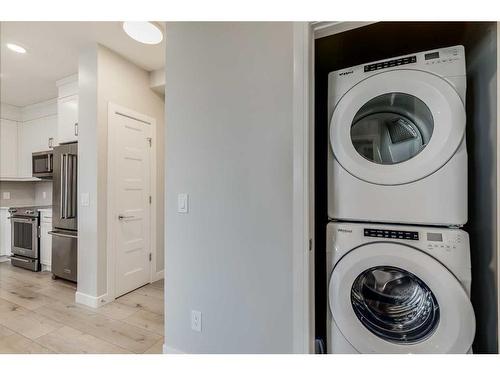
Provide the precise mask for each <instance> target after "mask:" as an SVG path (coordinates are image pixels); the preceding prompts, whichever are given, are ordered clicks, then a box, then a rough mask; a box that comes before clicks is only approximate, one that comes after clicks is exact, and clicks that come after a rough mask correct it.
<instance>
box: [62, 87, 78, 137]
mask: <svg viewBox="0 0 500 375" xmlns="http://www.w3.org/2000/svg"><path fill="white" fill-rule="evenodd" d="M57 116H58V120H57V135H58V140H59V143H66V142H74V141H77V140H78V95H71V96H67V97H64V98H59V99H58V100H57Z"/></svg>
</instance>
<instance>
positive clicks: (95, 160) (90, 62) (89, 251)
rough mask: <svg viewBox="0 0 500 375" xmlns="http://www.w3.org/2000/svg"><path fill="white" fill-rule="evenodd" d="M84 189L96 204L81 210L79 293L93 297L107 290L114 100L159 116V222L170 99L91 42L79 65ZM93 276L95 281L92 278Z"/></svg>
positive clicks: (160, 249) (160, 250)
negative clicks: (111, 107) (110, 112)
mask: <svg viewBox="0 0 500 375" xmlns="http://www.w3.org/2000/svg"><path fill="white" fill-rule="evenodd" d="M79 69H80V71H79V95H80V96H79V119H78V120H79V124H80V126H79V142H78V148H79V180H78V181H79V192H80V193H84V192H89V193H90V206H89V207H82V208H81V209H80V211H79V218H78V224H79V228H78V230H79V243H78V249H79V255H78V259H79V262H80V261H81V264H80V263H79V265H78V283H79V284H78V291H79V292H80V293H84V294H87V295H89V296H92V297H99V296H103V295H105V294H106V293H107V281H106V277H107V271H106V267H107V264H106V257H107V254H106V251H107V244H106V233H107V173H108V170H107V158H108V148H107V143H108V104H109V103H110V102H111V103H114V104H118V105H121V106H124V107H127V108H129V109H132V110H134V111H136V112H139V113H143V114H145V115H148V116H150V117H153V118H155V119H156V120H157V140H156V141H157V155H156V156H157V168H158V170H157V176H158V177H157V178H158V184H157V194H158V197H160V199H159V201H158V202H154V204H156V205H157V206H158V217H157V221H158V226H159V228H163V225H164V224H163V223H164V221H163V220H164V211H163V199H161V197H163V194H164V189H163V187H164V184H163V180H164V172H163V170H164V146H163V139H164V126H163V124H164V101H163V98H161V97H160V96H159V95H158V94H156V93H155V92H153V91H152V90H151V88H150V86H149V84H150V82H149V73H148V72H147V71H145V70H143V69H141V68H139V67H138V66H136V65H134V64H133V63H131V62H129V61H128V60H125V59H124V58H123V57H121V56H120V55H118V54H116V53H115V52H113V51H111V50H109V49H107V48H105V47H103V46H100V45H93V46H90V47H89V49H88V50H87V51H85V52H84V53H82V55H81V57H80V67H79ZM163 238H164V236H163V231H161V230H159V231H158V233H157V249H156V251H157V258H158V264H157V271H160V270H162V269H163V260H164V258H163V253H164V240H163ZM89 279H92V281H91V280H89Z"/></svg>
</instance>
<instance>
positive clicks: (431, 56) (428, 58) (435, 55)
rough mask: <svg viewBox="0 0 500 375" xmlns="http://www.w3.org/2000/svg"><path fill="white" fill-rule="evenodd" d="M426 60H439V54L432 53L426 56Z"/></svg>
mask: <svg viewBox="0 0 500 375" xmlns="http://www.w3.org/2000/svg"><path fill="white" fill-rule="evenodd" d="M424 57H425V60H432V59H439V52H431V53H426V54H425V56H424Z"/></svg>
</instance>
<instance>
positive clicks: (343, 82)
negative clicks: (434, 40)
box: [328, 46, 467, 226]
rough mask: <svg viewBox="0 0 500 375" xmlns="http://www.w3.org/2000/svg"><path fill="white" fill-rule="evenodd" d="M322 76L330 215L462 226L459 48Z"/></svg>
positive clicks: (463, 82)
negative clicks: (325, 96) (326, 107)
mask: <svg viewBox="0 0 500 375" xmlns="http://www.w3.org/2000/svg"><path fill="white" fill-rule="evenodd" d="M328 78H329V82H328V86H329V95H328V105H329V119H330V133H329V140H330V147H329V150H328V216H329V217H330V218H331V219H338V220H346V221H371V222H388V223H409V224H429V225H444V226H461V225H463V224H465V223H466V222H467V150H466V144H465V121H466V119H465V104H464V103H465V91H466V74H465V52H464V48H463V46H454V47H449V48H443V49H437V50H432V51H428V52H420V53H414V54H411V55H407V56H402V57H396V58H391V59H387V60H383V61H377V62H373V63H368V64H363V65H358V66H355V67H351V68H347V69H343V70H340V71H335V72H332V73H330V74H329V77H328Z"/></svg>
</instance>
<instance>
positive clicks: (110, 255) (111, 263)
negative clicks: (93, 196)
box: [106, 102, 158, 302]
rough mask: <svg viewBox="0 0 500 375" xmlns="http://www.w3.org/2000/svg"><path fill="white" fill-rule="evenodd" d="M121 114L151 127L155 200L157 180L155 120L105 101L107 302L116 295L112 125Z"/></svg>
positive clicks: (153, 208)
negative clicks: (106, 118) (111, 166)
mask: <svg viewBox="0 0 500 375" xmlns="http://www.w3.org/2000/svg"><path fill="white" fill-rule="evenodd" d="M115 114H117V115H122V116H126V117H130V118H132V119H134V120H138V121H141V122H143V123H146V124H148V125H150V126H151V155H150V163H149V168H150V195H151V201H152V202H157V198H158V196H157V189H156V181H157V171H156V170H157V168H156V166H157V160H156V152H157V150H156V139H157V138H156V119H154V118H152V117H149V116H147V115H144V114H142V113H139V112H136V111H134V110H131V109H129V108H126V107H123V106H121V105H118V104H115V103H112V102H108V141H107V145H108V155H107V163H108V164H107V166H108V168H107V179H108V180H107V205H106V210H107V212H106V213H107V223H106V225H107V226H106V228H107V229H106V241H107V246H106V270H107V273H106V274H107V276H106V281H107V301H106V302H111V301H113V300H115V298H116V262H115V260H116V248H115V236H114V230H113V228H114V226H113V224H114V219H115V217H114V211H115V203H116V201H115V194H114V190H115V187H116V184H115V181H116V178H115V177H116V176H115V171H114V169H113V168H110V167H109V166H110V165H113V164H112V161H113V156H114V151H115V150H114V148H115V147H114V142H112V140H113V139H115V134H116V127H115V126H113V122H114V116H115ZM157 211H158V209H157V205H155V204H150V209H149V215H150V218H149V222H150V226H151V230H150V233H149V235H150V240H149V243H150V249H149V251H150V252H151V262H150V264H149V282H150V283H152V282H154V281H156V280H158V273H157V272H156V263H157V255H156V252H157V242H156V232H157V224H158V223H157V213H158V212H157Z"/></svg>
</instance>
